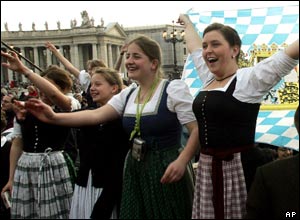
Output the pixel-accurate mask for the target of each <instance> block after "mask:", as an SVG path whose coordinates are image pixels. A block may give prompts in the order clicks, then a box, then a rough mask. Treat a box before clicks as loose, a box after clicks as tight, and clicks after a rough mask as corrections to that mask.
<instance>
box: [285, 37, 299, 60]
mask: <svg viewBox="0 0 300 220" xmlns="http://www.w3.org/2000/svg"><path fill="white" fill-rule="evenodd" d="M285 53H286V54H287V55H288V56H289V57H291V58H293V59H295V60H298V59H299V39H298V40H296V41H294V42H293V43H292V44H290V45H289V46H288V47H287V48H286V49H285Z"/></svg>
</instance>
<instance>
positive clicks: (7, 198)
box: [1, 191, 11, 209]
mask: <svg viewBox="0 0 300 220" xmlns="http://www.w3.org/2000/svg"><path fill="white" fill-rule="evenodd" d="M1 197H2V200H3V202H4V205H5V207H6V208H7V209H9V208H10V207H11V197H10V193H9V191H5V192H4V193H2V194H1Z"/></svg>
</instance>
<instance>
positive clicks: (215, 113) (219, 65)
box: [1, 14, 299, 219]
mask: <svg viewBox="0 0 300 220" xmlns="http://www.w3.org/2000/svg"><path fill="white" fill-rule="evenodd" d="M178 22H179V23H180V24H181V25H183V26H184V28H185V40H186V46H187V49H188V51H189V53H190V54H191V57H192V58H193V61H194V63H195V67H196V69H197V72H198V74H199V77H200V79H201V80H202V82H203V87H202V89H201V91H200V92H199V94H198V95H197V96H196V97H195V99H194V98H193V97H192V96H191V94H190V92H189V88H188V86H187V85H186V84H185V82H183V81H182V80H172V81H168V80H167V79H164V78H163V72H162V69H161V67H162V54H161V53H162V52H161V48H160V46H159V44H158V43H157V42H156V41H154V40H152V39H151V38H149V37H146V36H137V37H136V38H134V39H132V40H131V41H129V42H128V43H127V44H126V45H124V46H123V47H122V50H121V53H120V57H119V58H118V61H117V62H116V65H115V66H114V67H111V68H109V67H107V65H106V64H105V63H104V62H103V61H101V60H90V61H88V63H87V70H81V71H80V70H78V69H77V68H76V67H75V66H74V65H73V64H72V63H70V61H69V60H68V59H66V58H65V57H64V56H63V55H62V54H61V53H60V52H59V50H57V49H56V47H55V46H54V45H53V44H52V43H51V42H46V47H47V48H48V49H49V50H50V51H51V52H52V53H53V54H54V55H55V56H56V57H57V58H58V60H59V61H60V62H61V63H62V65H63V66H64V67H65V70H64V69H62V68H59V67H58V66H53V65H51V66H49V67H48V68H47V69H46V70H45V71H44V72H43V73H42V74H41V75H39V74H37V73H34V72H33V71H32V70H30V69H29V68H28V67H26V66H25V65H24V64H23V63H22V62H21V61H20V59H19V58H18V55H17V54H16V53H14V52H11V51H10V52H8V53H4V52H1V56H2V57H3V58H4V60H5V61H6V62H4V63H2V65H3V66H4V67H6V68H9V69H11V70H12V71H14V72H16V73H18V74H23V75H24V76H25V77H26V78H27V79H28V81H30V83H31V85H30V86H29V87H28V90H27V92H26V94H27V95H26V94H25V93H24V94H22V98H21V97H20V96H19V97H15V96H13V95H11V94H8V93H7V94H3V95H4V96H3V97H2V95H1V101H2V104H1V105H2V107H3V109H2V110H1V131H4V130H7V129H12V132H10V138H6V137H5V136H3V137H5V138H4V140H3V144H2V135H1V163H2V158H5V160H3V164H4V163H5V164H4V165H3V167H5V169H4V170H3V171H2V170H1V188H2V189H1V195H2V197H3V198H4V194H5V192H8V193H9V195H11V207H10V209H9V211H8V209H6V208H5V207H4V206H3V204H2V206H1V216H5V217H6V218H8V217H11V218H72V219H89V218H95V219H97V218H114V219H117V218H120V219H190V218H193V219H214V218H215V219H241V218H258V217H261V216H265V217H268V216H270V215H271V216H272V217H273V218H284V217H286V213H287V212H293V213H296V214H297V217H299V216H298V215H299V193H297V192H299V164H298V163H299V156H298V154H297V155H296V156H292V155H291V154H290V153H286V155H285V156H283V157H282V158H281V156H280V157H279V159H280V160H276V161H275V157H274V152H273V151H263V150H261V149H260V148H259V146H258V145H257V143H255V138H254V136H255V127H256V120H257V115H258V112H259V108H260V103H261V101H262V99H263V97H264V96H265V95H266V94H267V93H268V91H269V90H270V89H271V88H272V87H273V86H275V85H276V84H277V83H278V82H279V81H280V80H281V79H282V77H284V76H285V75H287V74H289V73H290V71H291V70H292V69H293V68H294V67H295V66H296V65H297V64H298V62H299V61H298V59H299V41H298V40H297V41H295V42H294V43H292V44H291V45H289V46H288V47H287V48H286V49H285V50H284V51H279V52H278V53H276V54H274V55H272V56H271V57H269V58H267V59H265V60H263V61H261V62H260V63H258V64H257V65H255V66H253V67H250V68H239V66H238V58H239V55H240V50H241V45H242V42H241V39H240V37H239V35H238V33H237V32H236V30H235V29H233V28H231V27H229V26H226V25H223V24H220V23H213V24H211V25H209V26H208V27H207V28H206V29H205V30H204V32H203V37H200V36H199V35H198V33H197V31H196V29H195V27H194V25H193V23H192V22H191V20H190V19H189V17H188V16H187V15H184V14H181V15H180V16H179V19H178ZM123 56H125V67H126V70H127V74H128V77H129V78H130V80H132V81H133V83H131V84H129V85H126V86H125V85H124V82H123V81H122V79H121V77H120V74H119V73H118V71H119V69H120V65H121V61H122V59H123ZM72 77H73V79H72ZM74 78H75V79H76V80H77V81H78V82H79V84H80V86H81V89H82V93H80V96H79V97H78V94H77V95H75V94H74V93H72V88H73V82H74ZM1 94H2V93H1ZM83 99H85V100H86V101H83ZM295 125H296V127H297V130H299V109H297V110H296V113H295ZM183 128H185V129H186V130H187V131H188V137H187V141H186V142H185V143H184V146H183V144H182V140H181V137H182V132H183ZM3 146H5V148H4V147H3ZM280 150H281V149H280ZM196 154H199V155H198V157H197V158H198V166H197V169H196V170H193V167H192V162H193V159H194V158H195V155H196ZM278 155H279V154H278ZM280 155H282V154H280ZM287 156H289V159H286V157H287ZM8 158H9V159H8ZM296 163H297V164H296ZM76 164H77V165H76ZM3 167H2V166H1V169H3ZM277 170H280V172H278V171H277ZM2 172H3V173H5V175H4V174H3V177H4V178H2ZM286 179H290V181H291V182H290V186H291V187H286V188H285V187H283V188H285V189H284V190H278V188H280V185H284V182H285V181H286ZM289 198H291V199H290V200H289Z"/></svg>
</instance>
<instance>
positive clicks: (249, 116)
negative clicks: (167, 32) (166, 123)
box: [179, 14, 299, 219]
mask: <svg viewBox="0 0 300 220" xmlns="http://www.w3.org/2000/svg"><path fill="white" fill-rule="evenodd" d="M179 22H180V23H181V24H182V25H184V27H185V33H186V35H185V39H186V43H187V48H188V50H189V52H190V53H191V56H192V58H193V61H194V63H195V66H196V69H197V71H198V74H199V77H200V79H201V81H202V82H203V88H202V90H201V91H200V92H199V94H198V95H197V97H196V98H195V100H194V103H193V111H194V113H195V116H196V118H197V121H198V126H199V141H200V145H201V150H200V157H199V166H198V170H197V177H196V186H195V189H196V190H195V194H194V205H193V218H195V219H208V218H216V219H228V218H234V219H237V218H242V217H243V215H244V214H245V211H246V198H247V190H246V184H245V177H244V172H243V165H242V163H241V152H247V151H249V150H250V149H252V148H253V147H254V141H255V140H254V137H255V128H256V119H257V115H258V111H259V107H260V103H261V101H262V98H263V96H264V95H266V94H267V93H268V91H269V90H270V89H271V88H272V87H274V86H275V85H276V84H277V83H278V82H279V81H280V80H281V78H282V77H284V76H285V75H287V74H289V73H290V71H291V70H292V69H293V68H294V67H295V66H296V65H297V63H298V59H299V41H298V40H297V41H295V42H294V43H292V44H291V45H289V46H288V47H287V48H286V49H285V50H284V51H280V52H279V53H277V54H274V55H273V56H271V57H269V58H267V59H265V60H263V61H261V62H260V63H258V64H257V65H256V66H253V67H249V68H239V67H238V58H239V54H240V50H241V44H242V42H241V39H240V37H239V35H238V33H237V31H236V30H235V29H233V28H232V27H229V26H225V25H223V24H220V23H213V24H211V25H209V26H208V27H206V28H205V30H204V32H203V37H202V38H201V37H200V36H199V34H198V33H197V31H196V30H195V28H194V25H193V23H192V22H191V21H190V19H189V17H188V16H186V15H184V14H182V15H180V17H179Z"/></svg>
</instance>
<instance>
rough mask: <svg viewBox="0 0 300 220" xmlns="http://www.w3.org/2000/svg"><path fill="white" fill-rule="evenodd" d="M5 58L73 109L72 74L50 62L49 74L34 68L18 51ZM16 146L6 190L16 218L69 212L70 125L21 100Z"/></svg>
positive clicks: (44, 94) (52, 100)
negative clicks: (51, 120) (47, 119)
mask: <svg viewBox="0 0 300 220" xmlns="http://www.w3.org/2000/svg"><path fill="white" fill-rule="evenodd" d="M1 56H3V57H5V58H6V59H7V63H2V65H3V66H4V67H7V68H9V69H11V70H13V71H15V72H18V73H20V74H23V75H24V76H25V77H26V78H28V79H29V80H30V81H31V82H32V83H33V84H34V85H35V86H36V87H37V88H38V89H39V92H40V93H39V94H40V99H41V100H43V102H44V103H46V105H48V106H49V107H50V108H51V109H53V110H54V111H55V112H70V111H73V110H75V109H76V108H77V107H78V101H77V100H76V99H75V98H73V97H72V96H68V95H66V94H67V93H69V91H70V89H71V87H72V80H71V78H70V76H69V74H68V73H67V72H66V71H65V70H63V69H60V68H58V67H53V66H52V67H50V68H49V69H47V70H46V71H45V72H44V73H43V76H44V77H41V76H40V75H39V74H36V73H34V72H32V71H31V70H30V69H29V68H28V67H26V66H25V65H24V64H22V62H21V61H20V60H19V58H18V56H17V54H15V53H14V52H10V54H8V53H4V52H2V51H1ZM15 108H16V109H17V120H16V121H15V124H14V131H13V136H14V139H13V142H12V146H11V152H10V174H9V180H8V182H7V184H6V186H4V188H3V189H2V192H6V191H9V192H10V193H11V198H12V202H11V205H12V206H11V218H29V219H41V218H48V219H55V218H64V219H65V218H68V217H69V211H70V205H71V198H72V195H73V186H72V182H71V176H70V171H69V169H68V164H67V162H70V160H68V159H65V156H64V154H63V151H64V150H65V149H66V146H67V145H68V142H69V137H70V132H71V130H70V128H68V127H63V126H57V125H52V124H48V123H44V122H42V121H40V120H39V119H38V118H36V117H35V116H34V115H32V114H30V113H29V112H27V111H26V110H25V109H24V105H23V104H22V102H18V103H17V105H16V106H15Z"/></svg>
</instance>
